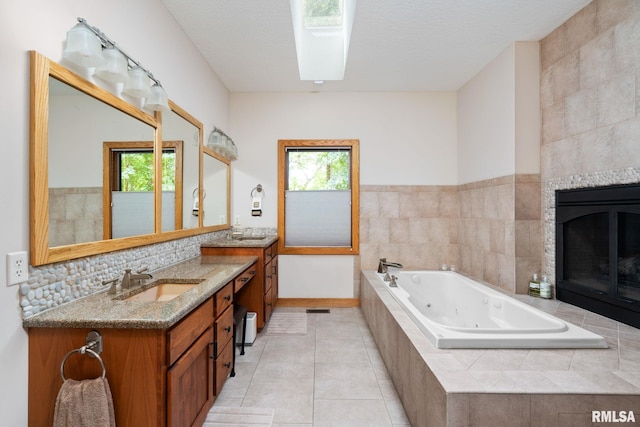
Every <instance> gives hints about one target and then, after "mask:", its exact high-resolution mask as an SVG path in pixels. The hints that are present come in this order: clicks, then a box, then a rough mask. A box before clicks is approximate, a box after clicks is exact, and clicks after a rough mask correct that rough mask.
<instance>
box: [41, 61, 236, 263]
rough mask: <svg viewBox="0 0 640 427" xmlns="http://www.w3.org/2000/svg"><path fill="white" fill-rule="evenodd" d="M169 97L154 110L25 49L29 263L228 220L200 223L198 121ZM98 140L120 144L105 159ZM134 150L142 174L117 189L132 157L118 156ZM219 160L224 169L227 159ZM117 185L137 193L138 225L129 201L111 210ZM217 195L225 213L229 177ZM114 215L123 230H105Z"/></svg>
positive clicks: (192, 231) (216, 226)
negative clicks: (161, 109) (165, 108)
mask: <svg viewBox="0 0 640 427" xmlns="http://www.w3.org/2000/svg"><path fill="white" fill-rule="evenodd" d="M169 104H170V106H171V111H170V112H167V113H163V114H161V113H156V114H155V115H154V116H152V115H150V114H147V113H146V112H144V111H143V110H141V109H139V108H137V107H135V106H133V105H132V104H130V103H128V102H126V101H125V100H123V99H121V98H119V97H117V96H115V95H113V94H112V93H110V92H109V91H107V90H105V89H103V88H101V87H99V86H97V85H95V84H93V83H91V82H89V81H87V80H85V79H83V78H82V77H80V76H78V75H76V74H75V73H73V72H72V71H70V70H68V69H67V68H65V67H63V66H61V65H60V64H57V63H55V62H53V61H51V60H49V59H48V58H46V57H44V56H43V55H41V54H39V53H37V52H35V51H33V52H31V118H30V185H29V186H30V255H31V264H32V265H34V266H35V265H43V264H50V263H54V262H59V261H65V260H69V259H75V258H80V257H84V256H91V255H96V254H100V253H106V252H112V251H116V250H121V249H127V248H132V247H136V246H142V245H147V244H151V243H158V242H162V241H167V240H172V239H177V238H182V237H188V236H192V235H196V234H201V233H206V232H211V231H216V230H222V229H226V228H229V221H228V213H227V218H226V219H227V221H226V222H225V223H219V222H218V223H213V224H206V225H204V223H203V221H202V215H201V214H200V210H201V209H202V208H201V207H200V206H201V205H202V203H201V199H200V197H201V193H202V192H201V191H200V188H202V184H201V183H202V157H203V156H204V154H203V125H202V123H201V122H200V121H198V120H197V119H195V118H194V117H193V116H191V115H190V114H189V113H187V112H186V111H185V110H183V109H182V108H180V107H179V106H178V105H176V104H175V103H173V102H171V101H170V102H169ZM163 116H164V117H163ZM163 119H164V123H163ZM105 146H111V148H113V147H114V146H115V147H119V150H120V151H119V152H118V149H116V150H115V151H113V150H112V152H111V157H110V158H109V160H108V161H107V160H105V157H104V154H103V152H104V147H105ZM133 152H136V153H139V154H140V155H141V157H146V160H145V161H144V162H146V163H144V164H143V165H142V166H141V169H142V170H146V173H145V174H142V178H140V179H139V180H141V181H144V182H143V183H142V184H143V185H142V186H140V187H135V188H136V190H135V191H137V192H138V193H137V194H126V195H124V194H119V193H124V192H123V191H122V190H123V188H124V187H123V186H122V182H120V183H117V182H116V181H119V180H120V181H122V178H123V177H125V176H128V175H127V174H128V173H129V172H130V171H129V166H130V163H124V162H123V161H122V159H125V158H127V157H128V156H127V154H128V153H133ZM158 153H162V154H161V155H159V154H158ZM118 162H120V163H118ZM223 163H224V162H223ZM225 166H226V167H227V173H228V174H229V176H230V171H229V168H230V165H229V163H228V162H227V163H226V164H225ZM115 172H117V174H118V175H116V174H115ZM157 183H160V184H157ZM107 187H108V188H107ZM116 193H118V196H122V195H124V196H125V197H124V198H123V200H128V198H134V199H139V200H137V201H136V203H140V206H141V207H142V208H140V209H138V208H135V209H134V210H140V211H141V212H144V217H143V218H142V219H141V218H137V219H136V221H137V223H138V225H135V226H132V225H131V224H130V222H131V223H132V222H134V221H133V218H132V217H131V214H130V213H129V212H131V209H130V208H131V206H129V202H128V201H125V202H122V203H123V204H122V206H124V207H125V210H124V211H122V212H117V213H116V214H115V217H114V210H113V208H114V202H113V198H112V196H113V195H115V194H116ZM106 194H109V197H107V196H105V195H106ZM219 194H224V197H223V199H218V202H217V203H219V204H220V205H222V206H224V208H225V209H226V210H227V212H228V211H229V209H230V196H229V186H228V183H227V185H226V186H225V189H224V190H222V191H221V192H220V193H219ZM194 197H195V198H196V199H195V201H194ZM220 197H222V196H220ZM196 201H197V203H196ZM119 207H120V206H119ZM194 207H195V208H197V209H196V211H195V212H194ZM127 209H128V210H127ZM167 211H169V212H168V213H167ZM114 220H116V221H117V224H116V225H117V227H119V228H122V227H121V226H123V225H124V229H125V231H123V232H120V231H118V233H113V228H112V227H113V225H114ZM140 222H142V223H144V227H143V228H139V224H140ZM109 237H111V238H109Z"/></svg>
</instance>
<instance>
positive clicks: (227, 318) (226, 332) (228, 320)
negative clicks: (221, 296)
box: [214, 307, 233, 357]
mask: <svg viewBox="0 0 640 427" xmlns="http://www.w3.org/2000/svg"><path fill="white" fill-rule="evenodd" d="M214 325H215V326H214V329H215V340H216V347H217V348H218V349H219V350H220V351H221V350H222V349H223V348H224V347H225V346H226V345H227V344H228V343H229V341H230V340H231V338H232V337H233V307H229V308H228V309H226V310H225V312H224V313H222V315H221V316H220V317H218V318H217V319H216V321H215V323H214ZM215 357H218V354H215Z"/></svg>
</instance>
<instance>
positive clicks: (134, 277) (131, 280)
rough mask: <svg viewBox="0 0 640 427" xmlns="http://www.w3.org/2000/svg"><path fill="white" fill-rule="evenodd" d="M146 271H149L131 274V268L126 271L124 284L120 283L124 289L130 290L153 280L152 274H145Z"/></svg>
mask: <svg viewBox="0 0 640 427" xmlns="http://www.w3.org/2000/svg"><path fill="white" fill-rule="evenodd" d="M145 271H147V269H146V268H143V269H142V270H139V271H138V272H136V274H131V269H130V268H127V269H125V270H124V276H123V277H122V282H121V283H120V286H121V287H122V289H129V288H130V287H131V286H134V285H136V284H141V283H142V281H143V280H145V279H152V278H153V276H152V275H151V274H148V273H144V272H145ZM142 273H143V274H142Z"/></svg>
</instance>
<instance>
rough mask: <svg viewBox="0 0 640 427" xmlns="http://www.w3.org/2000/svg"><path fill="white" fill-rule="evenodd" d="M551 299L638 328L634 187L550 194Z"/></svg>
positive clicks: (639, 197) (639, 259) (638, 198)
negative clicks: (553, 260) (552, 213)
mask: <svg viewBox="0 0 640 427" xmlns="http://www.w3.org/2000/svg"><path fill="white" fill-rule="evenodd" d="M556 296H557V298H558V299H559V300H561V301H566V302H569V303H572V304H575V305H578V306H580V307H583V308H586V309H588V310H591V311H594V312H596V313H600V314H602V315H605V316H607V317H610V318H612V319H616V320H619V321H622V322H625V323H628V324H631V325H633V326H636V327H640V185H624V186H612V187H600V188H593V189H579V190H565V191H558V192H557V193H556Z"/></svg>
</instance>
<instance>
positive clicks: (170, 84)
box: [0, 0, 229, 426]
mask: <svg viewBox="0 0 640 427" xmlns="http://www.w3.org/2000/svg"><path fill="white" fill-rule="evenodd" d="M77 17H84V18H86V19H87V21H88V22H89V24H91V25H94V26H96V27H98V28H100V29H101V30H102V31H103V32H105V33H106V34H107V35H108V36H109V37H110V38H112V39H113V40H115V41H116V42H117V43H118V44H119V45H120V46H121V47H122V48H123V49H124V50H125V51H126V52H127V53H129V54H130V55H132V56H133V57H134V58H136V59H137V60H139V61H141V62H142V64H143V65H144V66H145V67H147V68H148V69H149V70H151V71H152V72H153V73H154V75H155V76H156V77H157V78H158V79H160V80H161V81H162V83H163V86H164V87H165V88H166V90H167V92H168V93H169V96H170V97H171V98H172V99H173V100H174V101H175V102H176V103H177V104H178V105H180V106H181V107H183V108H184V109H186V110H187V111H189V112H190V113H191V114H193V115H194V116H195V117H197V118H198V119H200V120H201V121H203V123H204V125H205V131H210V130H211V129H212V128H213V125H214V124H215V125H217V126H219V127H223V128H224V127H226V126H227V122H228V100H229V99H228V97H229V94H228V91H227V90H226V88H225V87H224V86H223V85H222V84H221V82H220V81H219V79H218V78H217V76H216V75H215V74H214V73H213V71H212V70H211V69H210V68H209V67H208V65H207V64H206V63H205V61H204V60H203V58H202V56H201V55H200V54H199V53H198V52H197V51H196V50H195V48H194V47H193V46H192V45H191V43H190V42H189V41H188V39H187V38H186V36H185V35H184V33H183V31H182V29H181V28H180V27H179V26H178V25H177V23H176V22H175V21H174V19H173V17H172V16H171V15H170V14H169V13H168V11H167V10H166V9H165V8H164V6H163V5H162V3H161V2H160V0H136V1H130V0H112V1H110V2H108V4H107V3H105V4H101V3H98V2H95V1H87V0H56V1H44V0H23V1H3V2H0V24H1V25H0V37H1V39H2V40H3V42H2V43H1V44H0V56H1V57H2V58H3V61H2V64H3V66H2V68H1V71H0V73H1V74H0V77H1V78H0V80H1V81H2V83H1V85H2V86H1V87H2V94H3V102H2V107H1V108H2V114H0V129H2V132H3V141H2V156H0V158H1V159H2V160H1V162H2V163H0V177H1V179H2V182H3V183H4V185H2V186H0V200H1V201H2V209H0V236H2V238H1V239H0V324H1V325H2V327H1V328H0V378H1V379H2V380H1V381H0V413H1V414H2V425H7V426H26V425H27V360H28V351H27V334H26V332H25V330H24V329H23V328H22V321H21V312H20V308H19V296H18V291H19V287H17V286H16V287H6V271H5V270H6V268H5V262H4V259H5V254H6V253H8V252H15V251H27V250H28V249H29V225H28V219H29V55H28V51H29V50H37V51H39V52H40V53H42V54H44V55H45V56H47V57H48V58H50V59H52V60H54V61H57V62H59V61H60V59H61V57H62V49H63V46H64V40H65V37H66V32H67V31H68V30H69V29H70V28H71V27H73V26H74V25H75V23H76V18H77ZM156 46H157V47H156ZM185 70H188V75H187V76H185V75H184V73H185Z"/></svg>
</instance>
